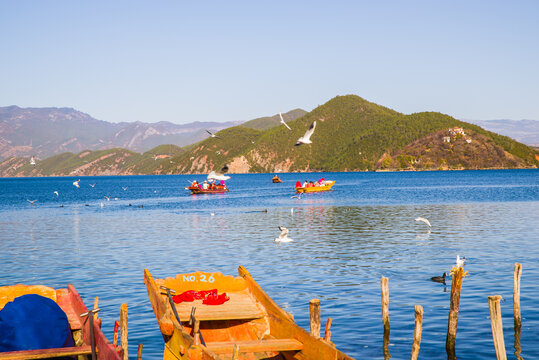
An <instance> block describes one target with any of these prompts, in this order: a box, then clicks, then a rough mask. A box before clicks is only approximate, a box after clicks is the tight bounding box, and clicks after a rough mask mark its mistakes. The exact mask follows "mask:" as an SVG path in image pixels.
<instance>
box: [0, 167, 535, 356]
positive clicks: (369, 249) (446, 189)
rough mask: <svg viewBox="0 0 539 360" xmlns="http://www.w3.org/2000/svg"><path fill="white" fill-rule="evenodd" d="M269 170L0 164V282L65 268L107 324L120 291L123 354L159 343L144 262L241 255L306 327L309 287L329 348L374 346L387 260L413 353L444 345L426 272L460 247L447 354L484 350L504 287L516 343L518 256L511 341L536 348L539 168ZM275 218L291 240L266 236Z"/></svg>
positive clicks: (443, 300)
mask: <svg viewBox="0 0 539 360" xmlns="http://www.w3.org/2000/svg"><path fill="white" fill-rule="evenodd" d="M273 175H274V174H242V175H235V174H232V175H231V177H232V178H231V179H230V180H229V181H227V185H228V187H229V188H230V192H229V193H227V194H223V195H196V196H193V195H189V192H188V191H186V190H185V189H184V187H185V186H188V185H189V184H188V182H189V181H192V180H195V179H197V180H199V181H201V180H203V179H204V176H201V175H175V176H164V175H163V176H115V177H82V178H80V188H76V187H75V186H73V185H72V183H73V181H75V180H77V179H78V178H71V177H58V178H16V179H14V178H3V179H0V285H2V286H3V285H12V284H16V283H24V284H42V285H47V286H52V287H55V288H59V287H66V286H67V284H69V283H71V284H73V285H75V287H76V288H77V290H78V291H79V293H80V294H81V296H82V297H83V300H84V302H85V303H86V305H87V306H90V305H91V304H93V299H94V297H95V296H98V297H99V299H100V300H99V306H100V308H101V312H100V317H101V318H102V319H103V331H104V332H105V334H106V336H107V337H108V338H109V339H110V340H111V339H112V334H113V325H114V321H115V320H119V317H120V305H121V304H122V303H124V302H125V303H127V306H128V309H129V344H130V349H129V352H130V354H131V357H132V358H133V357H134V356H135V354H136V349H137V345H138V343H142V344H143V345H144V351H143V358H145V359H158V358H162V352H163V339H162V336H161V334H160V332H159V328H158V325H157V321H156V319H155V316H154V314H153V311H152V308H151V306H150V302H149V300H148V296H147V292H146V287H145V285H144V280H143V279H144V277H143V270H144V269H145V268H147V269H149V270H150V272H151V273H152V274H153V275H154V276H155V277H161V278H163V277H167V276H173V275H175V274H177V273H186V272H193V271H197V270H202V271H220V272H222V273H223V274H225V275H237V268H238V266H239V265H243V266H245V267H246V268H247V270H248V271H249V272H250V273H251V275H252V276H253V278H254V279H255V280H256V281H257V282H258V283H259V284H260V285H261V287H262V288H263V289H264V290H265V291H266V292H267V293H268V294H269V295H270V296H271V297H272V298H273V299H274V300H275V301H276V302H277V304H279V305H280V306H281V307H283V308H284V309H285V310H286V311H288V312H290V313H292V314H293V315H294V317H295V319H296V322H297V323H298V324H299V325H300V326H302V327H303V328H305V329H307V330H308V329H309V300H310V299H312V298H319V299H320V300H321V309H322V324H323V325H324V324H325V321H326V319H327V318H328V317H331V318H332V319H333V324H332V328H331V330H332V341H333V342H334V343H335V344H336V346H337V347H338V348H339V349H340V350H342V351H344V352H345V353H347V354H349V355H350V356H353V357H355V358H357V359H362V358H370V359H383V352H382V339H383V325H382V316H381V305H380V278H381V277H382V276H385V277H388V278H389V317H390V323H391V336H390V345H389V352H390V354H391V356H392V357H393V358H395V359H400V358H409V356H410V352H411V347H412V339H413V331H414V305H422V306H423V309H424V315H423V334H422V340H421V348H420V352H419V357H420V358H424V359H444V358H446V353H445V339H446V332H447V321H448V313H449V297H450V289H451V285H450V284H451V281H450V280H449V281H448V283H447V286H444V285H443V284H439V283H435V282H432V281H431V280H430V278H431V277H432V276H436V275H438V276H439V275H442V273H443V272H444V271H445V272H447V271H449V270H450V269H451V267H452V266H453V265H454V264H455V257H456V255H457V254H458V255H460V256H465V257H466V259H467V261H466V265H465V270H467V271H468V272H469V275H468V276H466V277H465V278H464V281H463V285H462V293H461V301H460V313H459V321H458V332H457V338H456V354H457V357H458V358H459V359H493V358H495V352H494V346H493V341H492V332H491V326H490V319H489V310H488V296H490V295H501V296H502V297H503V301H502V302H501V310H502V317H503V330H504V337H505V346H506V349H507V354H508V358H515V355H514V354H513V352H514V347H513V346H514V332H513V331H514V330H513V300H512V293H513V269H514V263H515V262H519V263H521V264H522V265H523V273H522V280H521V309H522V310H521V311H522V330H521V331H522V334H521V347H522V354H521V355H522V356H523V357H524V358H526V359H531V358H539V342H538V341H537V338H538V337H539V300H538V299H539V282H535V280H534V279H537V278H538V276H539V246H538V242H539V226H538V224H539V170H488V171H445V172H444V171H433V172H364V173H313V174H309V173H302V174H295V173H286V174H279V176H280V177H281V179H282V180H284V182H283V183H279V184H273V183H271V178H272V177H273ZM321 177H324V178H326V179H331V180H336V184H335V186H334V187H333V191H331V192H325V193H313V194H304V195H303V196H301V198H300V199H297V198H291V196H292V195H294V190H293V187H294V184H295V182H296V181H298V180H299V181H302V182H303V181H304V180H313V181H314V180H316V179H318V178H321ZM90 184H92V185H93V184H95V186H94V187H91V186H90ZM54 191H58V196H57V195H56V194H54ZM106 197H109V198H110V200H107V198H106ZM27 200H32V201H33V200H37V201H36V202H35V203H34V205H32V204H30V203H29V202H28V201H27ZM61 206H63V207H61ZM292 209H293V211H291V210H292ZM262 210H267V212H262ZM212 214H213V215H212ZM419 216H420V217H424V218H427V219H428V220H429V221H430V223H431V224H432V228H430V229H429V227H428V226H427V225H426V224H425V223H423V222H417V221H415V218H416V217H419ZM278 226H285V227H287V228H288V229H289V230H290V233H289V237H291V238H293V239H294V241H293V242H291V243H286V244H282V245H281V246H277V244H276V243H275V242H274V241H273V239H274V238H275V237H277V236H278V235H279V230H278ZM322 331H323V330H322Z"/></svg>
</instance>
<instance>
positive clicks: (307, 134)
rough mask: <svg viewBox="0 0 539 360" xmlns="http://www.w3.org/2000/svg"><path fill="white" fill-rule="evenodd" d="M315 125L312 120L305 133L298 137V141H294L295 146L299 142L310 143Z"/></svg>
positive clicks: (298, 144)
mask: <svg viewBox="0 0 539 360" xmlns="http://www.w3.org/2000/svg"><path fill="white" fill-rule="evenodd" d="M315 127H316V121H313V123H312V124H311V126H310V127H309V130H307V131H306V132H305V135H303V136H302V137H300V138H299V139H298V142H297V143H296V146H300V145H301V144H312V141H311V136H312V135H313V133H314V128H315Z"/></svg>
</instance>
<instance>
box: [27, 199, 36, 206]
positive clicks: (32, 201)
mask: <svg viewBox="0 0 539 360" xmlns="http://www.w3.org/2000/svg"><path fill="white" fill-rule="evenodd" d="M26 201H28V202H29V203H30V204H32V205H34V203H35V202H36V201H37V200H28V199H26Z"/></svg>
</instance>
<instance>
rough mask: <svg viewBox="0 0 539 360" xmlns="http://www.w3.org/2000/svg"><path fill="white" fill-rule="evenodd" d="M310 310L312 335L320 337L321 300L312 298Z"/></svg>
mask: <svg viewBox="0 0 539 360" xmlns="http://www.w3.org/2000/svg"><path fill="white" fill-rule="evenodd" d="M309 310H310V313H311V335H312V336H314V337H315V338H320V321H321V320H320V300H319V299H312V300H311V301H309Z"/></svg>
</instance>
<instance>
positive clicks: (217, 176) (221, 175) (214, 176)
mask: <svg viewBox="0 0 539 360" xmlns="http://www.w3.org/2000/svg"><path fill="white" fill-rule="evenodd" d="M227 172H228V165H227V164H225V166H223V167H222V168H221V170H220V171H219V172H217V171H212V172H210V173H209V174H208V180H228V179H230V176H226V175H225V173H227Z"/></svg>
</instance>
